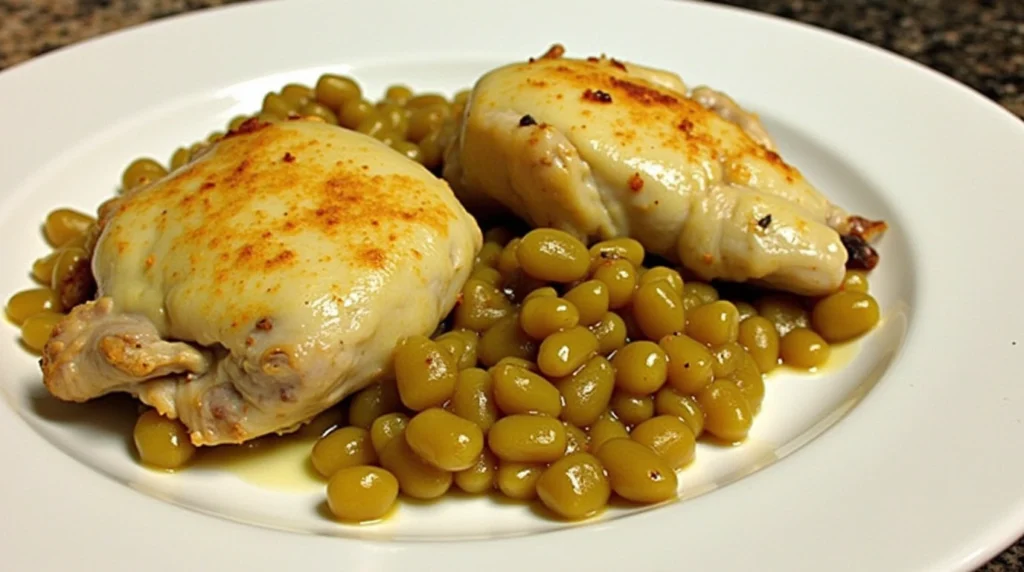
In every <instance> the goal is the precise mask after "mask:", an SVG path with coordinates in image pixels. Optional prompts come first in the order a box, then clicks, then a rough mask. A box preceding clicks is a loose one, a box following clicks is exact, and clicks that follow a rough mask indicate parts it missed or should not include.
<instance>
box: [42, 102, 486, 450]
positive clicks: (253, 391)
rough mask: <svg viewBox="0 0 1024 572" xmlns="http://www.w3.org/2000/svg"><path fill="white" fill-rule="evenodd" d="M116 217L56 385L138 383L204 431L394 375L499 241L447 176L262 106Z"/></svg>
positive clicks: (270, 425) (260, 425)
mask: <svg viewBox="0 0 1024 572" xmlns="http://www.w3.org/2000/svg"><path fill="white" fill-rule="evenodd" d="M100 222H101V225H103V231H102V234H101V235H100V238H99V242H98V243H97V246H96V249H95V253H94V255H93V261H92V268H93V273H94V274H95V277H96V281H97V285H98V298H97V299H96V300H94V301H91V302H87V303H86V304H83V305H81V306H78V307H76V308H75V309H74V310H73V311H72V312H71V313H70V314H69V315H68V316H67V317H66V318H65V319H64V321H63V322H62V323H60V324H59V325H58V326H57V328H56V329H55V331H54V335H53V337H52V338H51V340H50V342H49V343H48V344H47V346H46V348H45V350H44V355H43V359H42V362H41V363H42V369H43V376H44V382H45V384H46V387H47V388H49V390H50V391H51V392H52V393H53V394H54V395H55V396H57V397H59V398H61V399H65V400H71V401H84V400H88V399H91V398H94V397H97V396H100V395H103V394H106V393H110V392H115V391H122V392H129V393H132V394H134V395H136V396H138V397H139V398H140V399H141V400H142V401H143V402H145V403H147V404H149V405H152V406H153V407H155V408H156V409H157V410H159V411H160V413H162V414H164V415H167V416H169V417H172V418H179V419H181V421H182V422H183V423H184V424H185V425H186V426H187V427H188V428H189V430H190V434H191V439H192V441H193V442H194V443H195V444H197V445H215V444H220V443H239V442H243V441H246V440H248V439H252V438H255V437H258V436H260V435H264V434H268V433H273V432H286V431H288V430H291V429H294V428H295V427H296V426H298V425H300V424H301V423H302V422H304V421H306V420H309V419H310V418H311V417H313V416H314V415H316V414H317V413H319V412H320V411H322V410H324V409H326V408H327V407H330V406H331V405H333V404H335V403H337V402H338V401H340V400H341V399H342V398H343V397H345V396H346V395H348V394H350V393H352V392H354V391H356V390H358V389H360V388H362V387H364V386H366V385H368V384H370V383H371V382H374V381H376V380H379V379H380V378H381V377H382V376H385V375H388V374H389V373H390V370H391V362H392V351H393V348H394V347H395V345H396V343H397V342H399V341H400V340H401V339H402V338H404V337H407V336H410V335H415V334H424V335H426V334H429V333H430V332H431V331H433V330H434V329H435V327H436V326H437V323H438V322H439V321H440V320H441V319H443V317H444V316H445V315H446V314H447V313H448V312H449V311H450V310H451V309H452V307H453V306H454V304H455V301H456V297H457V295H458V293H459V291H460V289H461V287H462V285H463V283H464V282H465V280H466V279H467V277H468V275H469V272H470V269H471V267H472V265H473V259H474V257H475V255H476V252H477V251H478V250H479V248H480V245H481V240H482V238H481V233H480V229H479V228H478V227H477V225H476V223H475V221H474V220H473V218H472V217H470V216H469V214H468V213H467V212H466V211H465V210H464V209H463V208H462V206H461V205H460V204H459V203H458V202H457V201H456V199H455V197H454V195H453V194H452V192H451V190H450V189H449V188H448V186H447V185H446V184H445V183H444V182H443V181H441V180H439V179H437V178H436V177H434V176H433V175H431V174H430V173H429V172H428V171H427V170H426V169H424V168H423V167H421V166H419V165H417V164H416V163H414V162H412V161H409V160H408V159H406V158H405V157H404V156H402V155H400V154H399V153H397V152H395V151H392V150H391V149H389V148H388V147H387V146H385V145H384V144H382V143H380V142H378V141H376V140H374V139H372V138H370V137H367V136H364V135H362V134H359V133H355V132H352V131H347V130H344V129H339V128H337V127H333V126H329V125H326V124H324V123H320V122H314V121H291V122H286V123H280V124H265V123H258V122H256V121H255V120H250V122H249V123H247V124H244V125H243V127H242V128H240V129H239V130H238V131H237V132H234V133H231V134H229V135H228V136H227V137H226V138H225V139H223V140H222V141H221V142H219V143H217V144H216V145H214V146H213V147H212V148H211V149H210V150H209V151H208V152H206V153H204V154H203V155H201V156H200V157H199V158H197V159H196V160H194V161H193V162H192V163H189V164H187V165H185V166H183V167H182V168H180V169H178V170H176V171H174V172H172V173H171V174H169V175H168V176H167V177H165V178H163V179H161V180H159V181H156V182H154V183H152V184H151V185H149V186H146V187H144V188H142V189H141V190H138V191H134V192H131V193H130V194H127V195H124V196H122V197H118V198H117V199H114V200H113V201H111V202H109V203H108V204H106V205H104V207H102V208H101V217H100Z"/></svg>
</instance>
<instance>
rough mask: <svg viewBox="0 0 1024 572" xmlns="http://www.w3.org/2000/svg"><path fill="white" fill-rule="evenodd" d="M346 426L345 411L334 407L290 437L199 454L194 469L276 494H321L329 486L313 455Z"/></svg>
mask: <svg viewBox="0 0 1024 572" xmlns="http://www.w3.org/2000/svg"><path fill="white" fill-rule="evenodd" d="M343 424H344V415H343V410H342V409H341V408H338V407H334V408H331V409H329V410H327V411H325V412H324V413H321V414H320V415H319V416H317V417H316V419H314V420H313V421H312V422H311V423H309V424H308V425H306V426H305V427H302V428H301V429H299V430H298V431H296V432H294V433H291V434H289V435H282V436H277V435H272V436H269V437H262V438H260V439H256V440H254V441H250V442H249V443H245V444H242V445H223V446H219V447H211V448H209V449H203V450H200V451H199V454H198V455H197V456H196V459H195V460H194V461H193V463H192V467H193V468H196V469H205V470H209V471H219V472H226V473H230V474H232V475H234V476H235V477H237V478H239V479H241V480H242V481H244V482H246V483H249V484H250V485H253V486H257V487H260V488H264V489H269V490H274V491H281V492H295V493H304V492H310V491H315V490H322V489H323V488H324V487H325V486H326V484H327V482H326V480H325V479H324V478H323V477H322V476H320V474H319V473H317V472H316V469H314V468H313V463H312V461H311V459H310V453H311V452H312V450H313V445H315V444H316V441H317V439H319V438H320V436H322V435H324V434H326V433H327V432H328V430H331V429H333V428H335V427H338V426H341V425H343Z"/></svg>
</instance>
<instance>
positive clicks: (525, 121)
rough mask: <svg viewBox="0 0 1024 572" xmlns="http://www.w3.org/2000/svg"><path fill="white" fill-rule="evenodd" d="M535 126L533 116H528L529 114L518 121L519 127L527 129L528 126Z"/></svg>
mask: <svg viewBox="0 0 1024 572" xmlns="http://www.w3.org/2000/svg"><path fill="white" fill-rule="evenodd" d="M536 124H537V120H536V119H534V118H533V116H532V115H530V114H526V115H524V116H523V117H522V119H520V120H519V126H520V127H529V126H530V125H536Z"/></svg>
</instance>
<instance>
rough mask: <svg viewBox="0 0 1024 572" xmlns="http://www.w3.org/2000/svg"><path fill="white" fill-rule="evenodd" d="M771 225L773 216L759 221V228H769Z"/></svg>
mask: <svg viewBox="0 0 1024 572" xmlns="http://www.w3.org/2000/svg"><path fill="white" fill-rule="evenodd" d="M770 224H772V215H770V214H766V215H764V218H762V219H761V220H759V221H757V226H759V227H761V228H768V225H770Z"/></svg>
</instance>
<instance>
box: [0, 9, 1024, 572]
mask: <svg viewBox="0 0 1024 572" xmlns="http://www.w3.org/2000/svg"><path fill="white" fill-rule="evenodd" d="M556 41H558V42H562V43H564V44H566V45H567V47H568V48H569V50H570V54H571V55H596V54H599V53H601V52H605V53H608V54H610V55H613V56H615V57H618V58H620V59H623V60H632V61H636V62H642V63H645V64H648V65H653V66H658V67H663V68H667V69H671V70H674V71H676V72H678V73H679V74H680V75H681V76H682V77H683V78H684V79H685V80H686V81H687V82H689V83H690V84H699V83H706V84H710V85H712V86H715V87H717V88H719V89H723V90H725V91H727V92H728V93H730V94H731V95H733V96H734V97H735V98H737V99H738V100H740V101H741V102H743V103H744V104H746V105H749V106H750V107H752V108H754V109H755V110H756V111H757V112H759V113H761V115H762V116H763V118H764V119H765V121H766V123H767V125H768V127H769V130H770V131H772V132H773V133H774V134H775V135H776V137H777V139H778V140H779V141H780V145H781V147H782V151H783V155H784V156H786V157H787V158H789V159H790V161H791V162H793V163H795V164H796V165H797V166H799V167H800V168H801V169H803V170H804V171H805V173H806V174H807V175H808V176H809V178H810V179H811V180H812V181H814V182H815V183H817V184H818V186H819V187H820V188H822V189H824V190H825V192H826V193H828V194H829V195H830V196H831V197H832V198H833V199H834V200H835V201H836V202H838V203H840V204H842V205H844V206H846V207H848V208H849V209H850V210H852V211H856V212H860V213H864V214H866V215H868V216H876V217H882V218H885V219H886V220H887V221H888V222H889V223H890V225H891V227H892V230H891V231H890V232H889V234H888V235H887V237H886V238H885V239H884V242H883V243H882V246H881V252H882V260H883V262H882V265H881V266H880V267H879V269H878V270H877V271H876V272H875V275H874V278H873V283H872V290H873V292H874V293H875V294H876V296H877V297H878V299H879V300H880V302H881V303H882V305H883V308H884V321H883V323H882V325H881V326H880V327H879V328H878V329H877V330H876V331H875V332H874V333H873V334H871V335H870V336H869V337H868V338H866V339H865V340H864V341H862V342H861V343H860V344H858V346H857V347H856V348H855V353H851V354H850V355H849V356H847V360H845V361H848V362H849V363H847V364H845V365H844V367H841V368H832V369H830V370H829V371H827V372H825V373H824V374H820V375H816V376H792V375H791V376H776V377H774V378H773V379H772V380H771V381H770V383H769V387H768V397H767V399H766V401H765V404H764V410H763V413H762V414H761V416H760V417H759V418H758V420H757V422H756V424H755V429H754V432H753V434H752V438H751V440H750V442H749V443H747V444H746V445H744V446H742V447H738V448H734V449H728V450H726V449H713V448H710V447H704V446H702V448H701V450H700V451H699V452H698V461H697V463H696V465H695V466H693V467H691V468H688V469H687V470H686V471H684V472H683V473H682V495H683V499H684V500H683V501H682V502H678V503H673V504H670V505H667V506H663V507H659V508H656V509H653V510H647V511H639V512H637V513H628V512H625V511H623V510H621V509H616V510H612V511H610V512H609V513H607V514H606V515H604V517H603V518H601V519H598V520H597V521H594V522H589V523H586V524H585V525H581V526H576V527H566V526H563V525H560V524H557V523H554V522H552V521H549V520H545V519H543V518H540V517H539V516H537V515H536V514H534V513H533V512H532V511H531V510H529V509H528V508H524V507H521V506H498V505H496V504H494V503H492V502H490V501H488V500H464V499H463V500H445V501H444V502H441V503H439V504H434V505H427V506H413V505H411V504H410V503H406V504H405V505H403V507H402V508H401V509H400V511H399V513H398V515H397V516H396V517H395V518H393V519H391V520H390V521H388V522H387V523H385V524H383V525H380V526H376V527H362V528H356V527H346V526H342V525H338V524H335V523H333V522H331V521H329V520H327V519H325V518H324V517H323V516H322V515H321V514H320V512H319V511H320V510H322V508H321V506H320V505H321V503H322V498H323V497H322V489H321V488H320V486H314V488H308V487H302V486H299V487H298V488H297V489H296V490H281V489H280V488H277V487H269V488H268V487H266V486H262V485H259V484H258V483H257V484H254V483H253V481H252V474H251V473H250V474H249V477H248V479H249V480H245V479H241V478H239V475H238V474H237V473H234V472H225V471H220V470H216V469H210V468H207V467H201V468H200V469H198V470H190V471H187V472H185V473H183V474H179V475H170V476H169V475H162V474H156V473H153V472H150V471H147V470H145V469H141V468H139V467H138V466H137V464H136V463H135V462H134V460H133V459H132V457H131V454H130V452H129V448H128V446H127V441H126V437H125V435H126V434H127V431H128V428H129V427H130V424H131V419H126V418H125V417H124V415H123V413H124V411H125V410H126V409H127V408H125V407H124V403H123V402H121V403H109V402H105V403H100V404H97V405H85V406H73V405H67V404H61V403H58V402H56V401H55V400H53V399H51V398H49V397H48V396H47V394H46V393H45V391H44V390H43V389H42V387H41V384H40V381H39V373H38V368H37V366H36V364H35V360H34V359H33V358H32V357H30V356H28V355H27V354H26V353H24V352H23V351H22V350H21V349H20V347H19V345H18V344H17V343H16V340H17V332H16V330H15V328H13V327H9V326H6V327H4V330H3V332H4V333H3V336H4V341H3V343H0V359H2V363H3V364H4V365H3V370H2V374H0V388H2V390H3V395H4V397H5V398H6V405H5V406H4V407H3V408H2V409H0V451H2V452H3V455H4V459H5V461H4V478H3V481H2V482H3V486H2V487H0V507H2V510H3V512H4V515H5V518H4V519H3V520H2V524H0V539H2V541H0V542H2V543H3V546H4V550H3V556H2V559H3V564H2V566H0V567H3V568H4V569H9V570H27V569H37V570H46V569H59V568H67V567H68V566H72V565H75V566H79V565H82V564H86V565H87V566H89V567H90V568H91V567H93V566H95V567H102V568H104V569H108V570H115V569H116V570H121V569H124V570H128V569H133V570H134V569H140V568H143V567H144V568H145V569H150V570H157V569H159V570H165V569H166V570H188V569H238V570H248V571H250V572H256V571H261V570H267V571H271V570H273V571H280V570H301V569H304V568H310V567H314V566H316V567H323V566H325V565H326V566H328V567H330V568H335V569H343V570H362V569H374V570H404V569H410V568H411V569H421V568H422V569H434V568H437V569H444V570H449V571H451V570H471V569H472V570H488V569H491V570H522V569H524V568H525V567H538V568H551V569H562V570H615V569H635V570H677V569H681V568H686V569H745V570H755V569H757V570H764V569H770V568H776V569H788V570H795V569H815V570H939V569H963V568H969V567H972V566H975V565H978V564H980V563H982V562H983V561H984V560H985V559H986V558H988V557H990V556H991V555H993V554H995V553H996V552H997V551H998V550H999V549H1000V548H1001V547H1003V546H1005V545H1006V544H1008V543H1009V542H1011V541H1012V540H1013V539H1014V538H1016V537H1017V535H1019V534H1020V533H1021V532H1022V531H1024V484H1022V483H1024V423H1022V418H1024V414H1022V409H1024V383H1021V379H1020V374H1019V371H1020V370H1019V368H1018V367H1017V366H1018V363H1019V362H1020V359H1021V353H1022V352H1024V331H1022V328H1021V325H1022V324H1024V305H1022V304H1020V303H1019V298H1018V297H1019V293H1018V290H1019V289H1020V287H1021V286H1022V285H1024V283H1022V280H1021V277H1022V273H1021V271H1020V269H1019V266H1018V265H1019V263H1020V262H1021V256H1020V254H1019V253H1020V251H1021V249H1020V246H1019V242H1020V240H1019V237H1018V234H1019V231H1018V228H1019V226H1020V224H1021V218H1020V217H1021V212H1022V211H1024V194H1022V193H1021V181H1024V160H1022V159H1024V124H1022V123H1021V122H1020V121H1019V120H1017V119H1016V118H1014V117H1012V116H1011V115H1010V114H1008V113H1006V112H1005V111H1003V110H1001V109H999V108H998V107H996V106H995V105H993V104H991V103H989V102H988V101H986V100H985V99H983V98H982V97H981V96H979V95H977V94H976V93H974V92H971V91H970V90H968V89H966V88H964V87H963V86H960V85H958V84H956V83H954V82H952V81H950V80H949V79H946V78H944V77H941V76H939V75H937V74H935V73H932V72H930V71H927V70H925V69H923V68H921V67H919V66H917V65H914V64H911V63H909V62H907V61H905V60H902V59H899V58H896V57H894V56H892V55H889V54H887V53H884V52H881V51H879V50H876V49H873V48H870V47H866V46H864V45H862V44H858V43H855V42H852V41H850V40H846V39H843V38H840V37H838V36H834V35H830V34H827V33H824V32H821V31H817V30H814V29H811V28H808V27H804V26H800V25H794V24H791V23H787V22H783V21H781V20H776V19H771V18H766V17H762V16H757V15H754V14H750V13H745V12H741V11H736V10H731V9H722V8H717V7H712V6H707V5H701V4H690V3H679V2H673V3H669V2H650V1H646V2H629V3H627V2H624V1H620V2H616V1H609V0H588V1H586V2H549V1H545V0H518V1H517V2H514V3H511V2H510V3H501V4H497V3H495V4H491V3H487V2H481V1H475V2H464V3H463V2H454V1H450V2H437V3H434V2H422V1H418V0H400V1H393V2H388V3H386V5H385V3H370V2H355V1H351V2H332V1H327V0H324V1H321V2H318V1H314V0H309V1H303V0H297V1H292V2H287V3H284V2H278V3H257V4H249V5H245V6H240V7H235V8H230V9H220V10H211V11H207V12H203V13H201V14H198V15H194V16H188V17H184V18H175V19H171V20H167V21H164V22H161V23H158V24H155V25H148V26H143V27H140V28H138V29H135V30H132V31H129V32H127V33H121V34H115V35H113V36H110V37H107V38H104V39H101V40H99V41H93V42H87V43H84V44H82V45H79V46H77V47H75V48H73V49H70V50H64V51H61V52H59V53H56V54H53V55H49V56H46V57H43V58H39V59H38V60H36V61H34V62H31V63H29V64H28V65H24V66H20V67H16V68H15V69H12V70H10V71H7V72H5V73H3V74H0V125H2V126H3V133H4V144H3V146H2V148H3V152H2V153H0V189H2V190H0V238H2V244H3V247H2V248H3V253H4V255H3V263H4V269H5V273H4V274H3V276H0V286H2V288H0V291H2V294H3V295H4V298H5V299H6V297H7V296H9V295H10V294H11V293H13V292H15V291H17V290H19V289H22V288H25V287H28V286H29V280H28V278H27V276H26V273H25V272H23V270H24V269H27V268H29V266H30V264H31V262H32V260H33V259H34V258H36V257H38V256H40V255H41V254H43V253H44V252H45V251H46V247H45V246H44V243H43V241H42V238H41V237H40V233H39V223H40V221H41V220H42V219H43V217H44V216H45V214H46V213H47V212H48V211H49V210H50V209H52V208H54V207H56V206H59V205H70V206H74V207H77V208H80V209H82V210H86V211H92V210H93V209H94V208H95V206H96V205H97V204H98V203H99V202H100V201H101V200H103V199H104V198H106V197H108V196H109V195H110V194H111V193H112V192H113V190H114V188H115V186H116V182H117V181H118V177H119V174H120V171H121V169H122V168H123V167H124V165H126V164H127V163H128V162H129V161H130V160H131V159H133V158H134V157H136V156H139V155H153V156H156V157H169V155H170V153H171V151H173V149H174V148H176V147H177V146H178V145H180V144H182V143H186V142H191V141H193V140H196V139H198V138H200V137H202V136H204V135H205V134H206V133H208V132H210V131H212V130H215V129H219V128H221V127H222V126H223V125H224V124H225V123H226V121H227V120H228V119H229V118H231V117H233V116H234V115H237V114H239V113H245V112H251V111H253V110H255V109H257V108H258V106H259V103H260V100H261V98H262V95H263V94H264V93H265V92H266V91H268V90H270V89H275V88H278V87H280V86H281V85H283V84H284V83H286V82H287V81H303V82H307V83H309V82H312V81H314V80H315V78H316V77H317V76H318V75H319V74H320V73H322V72H325V71H333V72H340V73H348V74H351V75H353V76H355V77H356V78H357V79H358V80H359V81H360V82H362V83H363V85H364V86H365V87H366V88H367V90H368V91H369V93H370V94H371V95H377V94H379V93H380V92H381V91H382V90H383V88H384V86H386V85H387V84H389V83H393V82H404V83H408V84H410V85H412V86H414V87H415V88H416V89H418V90H432V89H435V90H443V91H446V92H453V91H454V90H457V89H460V88H463V87H467V86H469V85H470V84H471V83H472V82H473V80H474V79H475V78H476V77H477V76H478V75H479V74H480V73H481V72H483V71H485V70H487V69H489V68H490V67H493V66H496V65H500V64H502V63H505V62H508V61H511V60H519V59H523V58H525V57H527V56H530V55H536V54H539V53H540V52H542V51H543V50H544V49H545V48H546V47H547V46H548V45H549V44H551V43H553V42H556ZM1018 342H1020V344H1021V345H1018ZM854 406H855V407H854ZM844 415H845V416H844ZM840 419H841V421H840ZM837 421H839V422H838V423H837ZM812 439H813V440H812ZM293 453H294V452H293ZM297 458H299V456H298V455H296V454H293V455H292V457H291V459H297ZM780 459H781V460H780ZM758 469H761V470H759V471H758ZM268 470H270V469H268ZM755 471H756V472H755ZM752 473H753V474H752ZM744 475H746V476H745V477H744ZM741 477H743V478H741ZM724 485H728V486H724Z"/></svg>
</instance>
